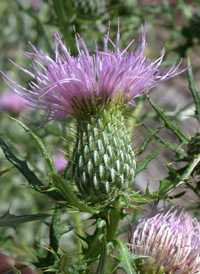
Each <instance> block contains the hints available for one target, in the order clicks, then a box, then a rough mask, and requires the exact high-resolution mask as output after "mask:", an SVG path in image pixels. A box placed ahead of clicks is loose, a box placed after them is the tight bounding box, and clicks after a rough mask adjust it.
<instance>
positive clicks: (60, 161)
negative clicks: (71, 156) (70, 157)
mask: <svg viewBox="0 0 200 274" xmlns="http://www.w3.org/2000/svg"><path fill="white" fill-rule="evenodd" d="M53 161H54V165H55V168H56V170H57V172H58V173H63V172H64V171H65V169H66V166H67V164H68V161H67V160H66V158H64V157H63V156H62V154H61V153H57V154H56V155H55V156H54V157H53Z"/></svg>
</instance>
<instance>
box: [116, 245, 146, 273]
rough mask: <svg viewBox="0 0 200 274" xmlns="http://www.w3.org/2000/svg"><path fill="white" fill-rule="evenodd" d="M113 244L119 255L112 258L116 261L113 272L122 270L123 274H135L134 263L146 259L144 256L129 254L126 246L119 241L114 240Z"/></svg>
mask: <svg viewBox="0 0 200 274" xmlns="http://www.w3.org/2000/svg"><path fill="white" fill-rule="evenodd" d="M113 243H114V244H115V245H116V246H117V247H118V249H119V255H117V256H112V257H113V258H114V259H115V260H116V261H117V265H116V267H115V270H116V269H123V270H124V271H125V273H127V274H137V272H136V265H135V261H137V260H139V259H145V258H148V257H147V256H144V255H136V254H133V253H131V252H130V251H129V250H128V248H127V246H126V244H125V243H123V242H122V241H120V240H114V241H113ZM115 270H114V271H115ZM114 271H113V272H114Z"/></svg>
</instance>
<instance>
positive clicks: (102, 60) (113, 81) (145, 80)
mask: <svg viewBox="0 0 200 274" xmlns="http://www.w3.org/2000/svg"><path fill="white" fill-rule="evenodd" d="M145 35H146V27H145V28H144V30H143V27H142V35H141V37H140V38H139V40H138V42H137V43H136V46H135V49H134V50H133V51H132V52H131V53H129V52H128V48H129V47H130V46H131V44H132V43H133V42H134V40H132V41H131V43H130V44H129V45H128V46H127V47H126V48H125V49H124V50H123V51H122V52H120V50H119V39H120V33H119V23H118V33H117V39H116V43H115V44H114V42H113V41H112V40H111V39H110V38H109V28H108V33H107V35H105V37H104V51H99V50H98V49H97V48H96V50H95V53H94V54H93V55H90V54H89V51H88V49H87V46H86V45H85V42H84V41H83V39H82V38H81V37H80V36H79V34H75V38H76V46H77V49H78V53H79V54H78V57H74V56H71V54H70V51H69V50H68V49H67V47H66V45H65V44H64V43H63V42H62V41H61V38H60V36H59V34H58V33H56V34H55V45H56V49H55V60H53V59H51V58H50V57H49V56H47V55H45V54H44V53H43V52H42V51H40V52H38V51H37V49H36V48H35V47H34V46H33V45H31V44H30V45H31V46H32V48H33V50H34V51H35V52H34V53H29V52H24V53H23V54H24V55H25V56H26V57H28V58H30V59H31V60H32V61H33V63H32V64H31V67H32V68H33V70H35V73H32V72H30V71H28V70H26V69H24V68H22V67H19V66H18V65H17V64H15V65H16V66H18V67H19V68H20V69H21V70H22V71H24V72H25V73H27V74H28V75H29V76H31V77H32V78H33V79H34V81H31V82H30V83H29V87H30V88H29V89H28V88H24V87H22V86H20V85H18V84H16V83H15V82H14V81H13V80H11V79H10V78H9V77H8V76H6V75H5V74H4V73H3V72H2V74H3V75H4V76H5V78H7V80H8V81H9V82H11V83H8V81H7V80H6V79H5V78H4V80H5V81H6V82H7V84H8V85H9V86H10V87H11V88H12V89H13V90H14V91H15V92H17V93H18V94H20V95H21V96H22V97H23V98H25V99H26V100H27V101H29V102H30V103H31V106H32V107H34V108H37V109H41V110H44V112H45V113H46V114H45V115H43V117H44V118H45V120H44V121H43V122H42V124H45V123H46V122H48V121H51V120H57V119H59V118H62V117H64V116H66V115H68V114H75V112H76V107H77V105H76V104H75V101H78V102H79V103H80V108H81V106H83V105H84V104H86V105H87V103H88V102H92V104H95V103H96V102H97V99H98V100H99V98H100V100H101V103H102V105H104V103H105V101H106V100H114V98H116V97H118V100H119V102H121V103H122V104H123V103H126V102H129V103H131V101H132V100H133V99H134V98H136V97H138V96H140V95H142V94H143V93H146V92H148V90H149V89H151V88H153V87H154V86H156V85H157V84H158V83H161V82H163V81H166V80H168V79H170V78H172V77H174V76H176V75H178V74H180V73H181V72H183V71H185V70H186V69H184V70H182V71H181V72H176V70H177V68H178V67H179V65H180V63H181V62H180V63H179V64H178V65H177V66H176V67H175V65H176V63H174V65H173V66H172V68H171V69H170V70H169V71H168V72H164V73H162V70H163V68H160V64H161V62H162V60H163V57H164V50H163V53H162V55H161V57H160V58H158V59H157V60H156V61H154V62H151V60H150V59H147V58H146V57H145V56H143V53H144V50H145V48H146V46H147V43H146V41H145ZM108 43H110V44H111V45H112V46H113V48H114V51H111V50H109V49H108ZM80 46H81V48H80ZM35 58H36V59H37V58H39V59H40V62H39V61H38V60H36V59H35ZM11 62H12V61H11ZM42 63H43V64H42ZM36 65H39V66H40V68H42V70H43V72H41V69H40V70H39V69H38V68H37V67H36ZM12 84H14V85H17V87H18V88H19V89H22V90H23V91H26V92H27V94H21V93H20V92H19V91H18V90H17V89H15V88H14V87H13V86H12ZM75 105H76V106H75Z"/></svg>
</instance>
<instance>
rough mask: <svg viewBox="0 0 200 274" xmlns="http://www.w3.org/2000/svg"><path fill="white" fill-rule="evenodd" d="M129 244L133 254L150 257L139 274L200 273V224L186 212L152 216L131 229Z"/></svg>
mask: <svg viewBox="0 0 200 274" xmlns="http://www.w3.org/2000/svg"><path fill="white" fill-rule="evenodd" d="M130 243H131V250H132V252H133V253H135V254H143V255H147V256H150V259H145V260H143V261H142V262H141V263H140V264H139V265H138V267H139V269H141V272H140V273H150V269H151V271H152V270H154V271H153V272H151V273H159V274H162V273H173V274H189V273H190V274H195V273H200V224H199V222H198V221H197V219H195V218H192V216H191V215H189V214H188V213H186V212H184V211H183V210H179V209H178V208H176V207H173V208H172V209H170V210H166V209H165V210H162V211H157V212H153V213H151V214H149V215H148V216H147V217H145V218H144V219H141V220H140V221H139V222H138V224H137V225H136V226H135V227H134V228H131V238H130Z"/></svg>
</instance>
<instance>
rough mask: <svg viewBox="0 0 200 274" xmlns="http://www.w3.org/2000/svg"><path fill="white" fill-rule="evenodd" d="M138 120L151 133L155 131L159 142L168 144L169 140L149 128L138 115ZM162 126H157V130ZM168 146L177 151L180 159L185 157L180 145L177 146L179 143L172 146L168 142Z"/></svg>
mask: <svg viewBox="0 0 200 274" xmlns="http://www.w3.org/2000/svg"><path fill="white" fill-rule="evenodd" d="M137 121H138V122H139V123H140V124H141V125H142V126H143V127H144V128H145V129H147V130H148V131H149V132H150V133H153V132H154V137H155V139H156V140H157V141H158V142H160V143H161V144H163V145H165V144H166V145H167V142H166V141H165V140H164V139H163V138H161V137H160V136H159V135H158V134H157V133H156V132H155V131H153V130H152V129H151V128H149V127H148V126H147V125H146V124H145V123H143V122H142V120H140V119H139V118H138V117H137ZM161 128H162V127H160V128H157V130H160V129H161ZM168 148H169V149H171V150H172V151H174V152H175V153H176V157H177V158H178V159H183V158H184V157H185V154H184V153H183V151H182V150H181V149H180V147H179V146H177V145H174V146H172V145H170V144H168Z"/></svg>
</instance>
